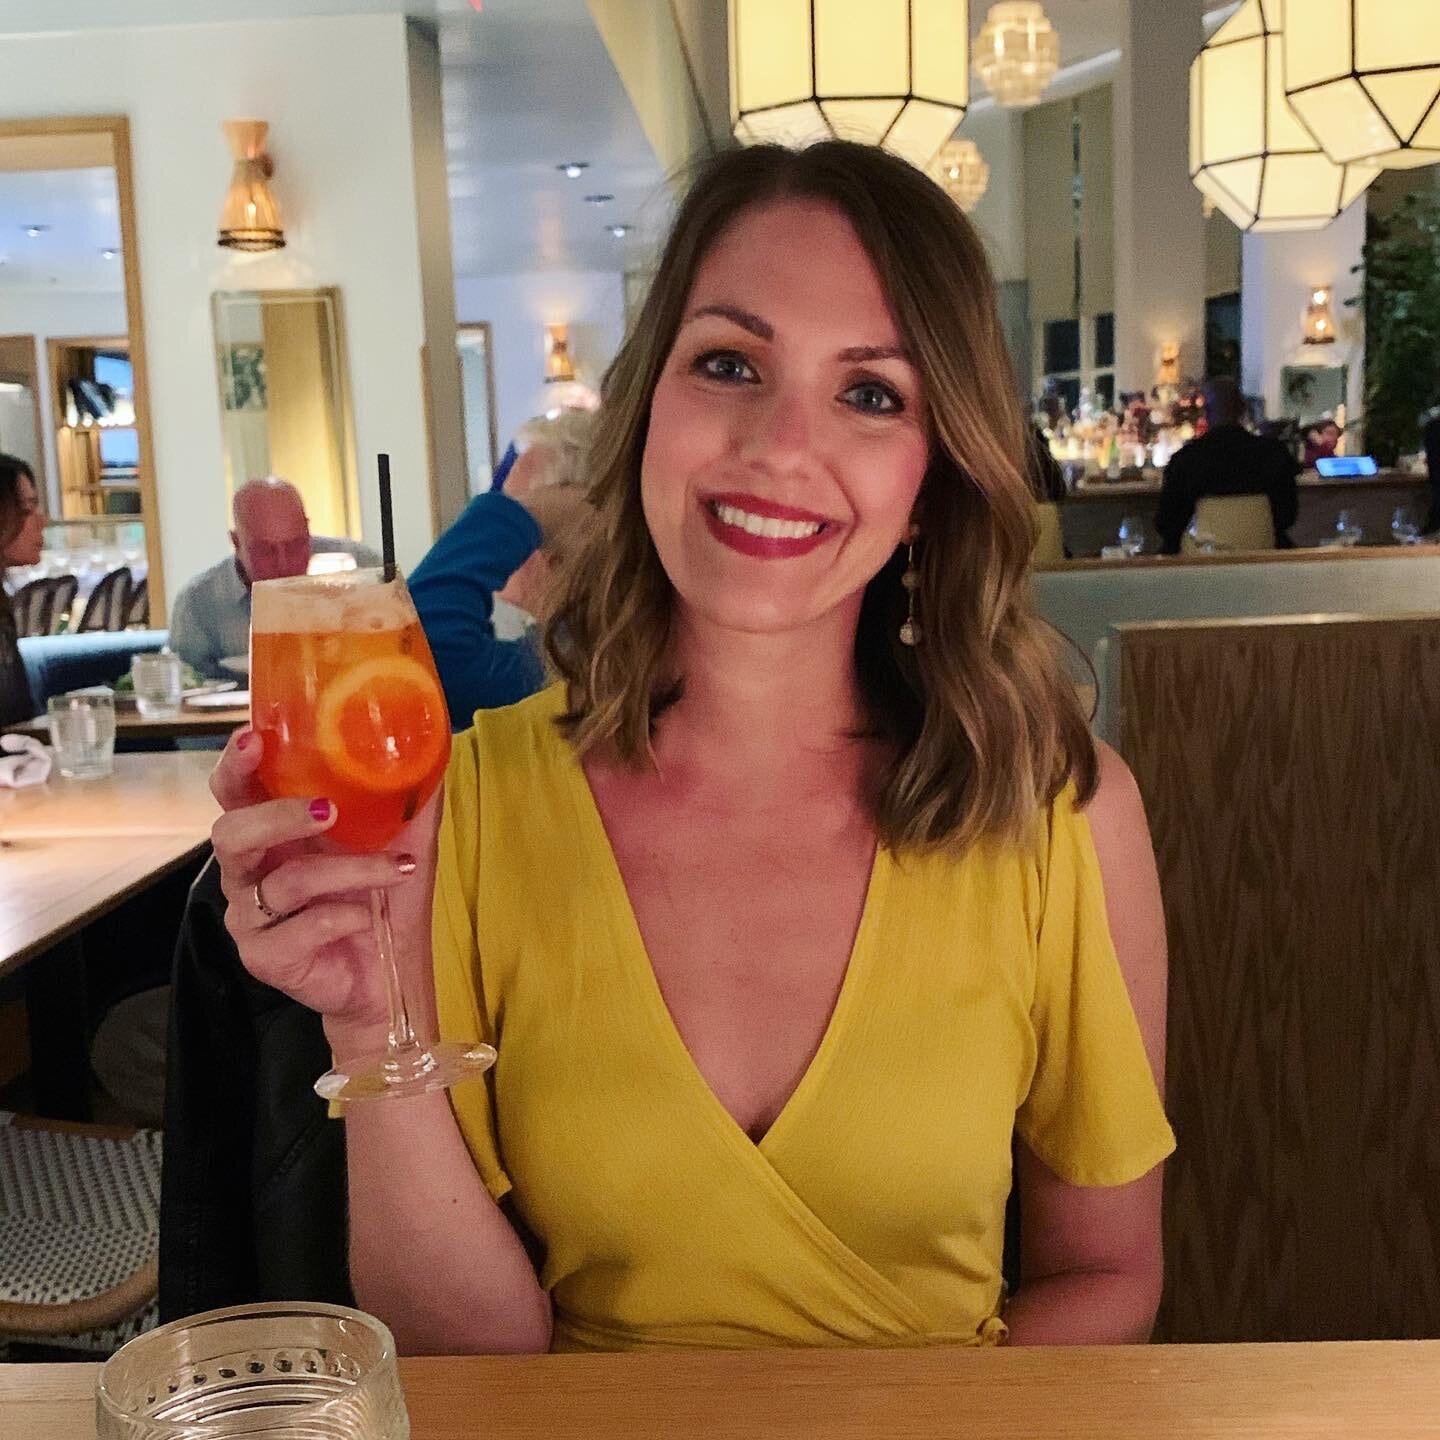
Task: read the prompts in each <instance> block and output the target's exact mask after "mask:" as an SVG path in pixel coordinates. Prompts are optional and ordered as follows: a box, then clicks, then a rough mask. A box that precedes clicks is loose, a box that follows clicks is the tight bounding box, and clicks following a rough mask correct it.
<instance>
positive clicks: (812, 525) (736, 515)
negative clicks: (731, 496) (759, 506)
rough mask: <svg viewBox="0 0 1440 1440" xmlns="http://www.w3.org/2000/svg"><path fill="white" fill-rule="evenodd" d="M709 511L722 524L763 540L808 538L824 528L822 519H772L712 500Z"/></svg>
mask: <svg viewBox="0 0 1440 1440" xmlns="http://www.w3.org/2000/svg"><path fill="white" fill-rule="evenodd" d="M710 513H711V514H712V515H713V516H714V517H715V518H716V519H717V520H718V521H719V522H720V523H721V524H722V525H733V526H734V527H735V529H737V530H743V531H745V533H746V534H747V535H758V536H760V537H761V539H764V540H808V539H809V538H810V537H811V536H812V535H818V534H819V533H820V532H821V531H822V530H823V529H824V528H825V522H824V521H822V520H774V519H771V518H770V517H768V516H765V515H752V514H750V512H749V511H748V510H739V509H737V508H736V507H735V506H734V505H721V504H719V503H713V502H712V504H711V505H710Z"/></svg>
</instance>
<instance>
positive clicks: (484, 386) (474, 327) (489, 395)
mask: <svg viewBox="0 0 1440 1440" xmlns="http://www.w3.org/2000/svg"><path fill="white" fill-rule="evenodd" d="M455 340H456V344H457V345H458V346H459V348H460V393H461V400H462V404H463V406H464V421H465V475H466V478H467V479H468V481H469V484H470V493H471V494H472V495H473V494H475V493H476V492H478V491H480V490H485V489H488V488H489V485H490V477H491V476H492V475H493V474H494V473H495V467H496V466H497V465H499V463H500V443H499V441H500V437H499V430H498V424H497V420H496V415H495V344H494V336H493V332H492V331H491V328H490V322H489V321H488V320H477V321H475V322H473V323H471V324H468V325H460V326H458V327H457V328H456V331H455Z"/></svg>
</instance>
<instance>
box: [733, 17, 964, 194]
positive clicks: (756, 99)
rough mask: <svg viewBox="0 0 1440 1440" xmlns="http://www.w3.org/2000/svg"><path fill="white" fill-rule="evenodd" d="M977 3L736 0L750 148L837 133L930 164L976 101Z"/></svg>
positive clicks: (736, 90) (740, 106) (740, 83)
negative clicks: (973, 27) (972, 66)
mask: <svg viewBox="0 0 1440 1440" xmlns="http://www.w3.org/2000/svg"><path fill="white" fill-rule="evenodd" d="M969 49H970V19H969V5H968V3H967V0H730V114H731V120H732V123H733V127H734V132H735V135H736V138H737V139H739V140H741V141H742V142H744V143H746V144H754V143H757V142H760V141H777V142H779V143H781V144H786V145H803V144H808V143H810V142H811V141H814V140H823V139H825V138H827V137H829V136H838V137H840V138H841V139H846V140H860V141H864V142H866V143H868V144H874V145H883V146H884V147H885V148H886V149H887V150H891V151H893V152H894V153H895V154H897V155H901V156H903V157H904V158H905V159H906V160H909V161H910V162H911V163H912V164H914V165H918V166H921V167H923V166H925V165H928V164H929V162H930V161H931V159H933V157H934V155H935V153H936V151H938V150H939V149H940V147H941V146H942V145H943V144H944V143H945V142H946V141H947V140H948V139H949V138H950V136H951V135H952V134H953V133H954V131H955V127H956V126H957V125H959V123H960V121H961V120H962V119H963V118H964V116H965V111H966V109H967V108H968V107H969V104H970V77H969Z"/></svg>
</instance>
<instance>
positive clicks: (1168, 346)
mask: <svg viewBox="0 0 1440 1440" xmlns="http://www.w3.org/2000/svg"><path fill="white" fill-rule="evenodd" d="M1155 383H1156V385H1158V386H1165V385H1178V384H1179V383H1180V342H1179V341H1178V340H1166V341H1165V342H1164V343H1163V344H1162V345H1161V346H1160V368H1159V369H1158V370H1157V371H1156V372H1155Z"/></svg>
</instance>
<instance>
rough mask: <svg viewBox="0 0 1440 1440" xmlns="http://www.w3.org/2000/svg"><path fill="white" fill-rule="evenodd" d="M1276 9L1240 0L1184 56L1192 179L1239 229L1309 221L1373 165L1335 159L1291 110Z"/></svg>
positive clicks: (1366, 176) (1311, 224)
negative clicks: (1190, 55)
mask: <svg viewBox="0 0 1440 1440" xmlns="http://www.w3.org/2000/svg"><path fill="white" fill-rule="evenodd" d="M1422 3H1427V4H1429V3H1436V4H1440V0H1422ZM1290 8H1291V14H1294V13H1295V12H1296V10H1297V9H1298V8H1300V7H1297V6H1296V5H1295V4H1294V0H1291V7H1290ZM1278 12H1279V0H1244V3H1243V4H1242V5H1241V6H1240V8H1239V9H1238V10H1237V11H1236V12H1235V13H1234V14H1233V15H1232V16H1231V17H1230V18H1229V19H1228V20H1227V21H1226V22H1225V23H1224V24H1223V25H1222V26H1221V27H1220V28H1219V29H1218V30H1217V31H1216V32H1215V33H1214V35H1212V36H1211V37H1210V39H1209V41H1208V42H1207V43H1206V45H1205V47H1204V49H1202V50H1201V51H1200V53H1199V54H1198V55H1197V56H1196V57H1195V60H1194V62H1193V63H1192V64H1191V66H1190V178H1191V179H1192V180H1194V182H1195V184H1196V186H1197V188H1198V189H1199V190H1200V191H1201V192H1202V193H1203V194H1205V195H1208V196H1209V197H1210V198H1211V199H1212V200H1213V201H1214V202H1215V204H1216V205H1218V206H1219V207H1220V209H1221V210H1223V211H1224V212H1225V213H1226V214H1227V215H1228V216H1229V217H1230V218H1231V220H1233V221H1234V222H1235V224H1236V225H1238V226H1239V227H1240V228H1241V229H1242V230H1255V231H1260V232H1263V231H1273V230H1316V229H1319V228H1320V227H1321V226H1322V225H1328V224H1329V223H1330V221H1332V220H1333V219H1334V218H1335V217H1336V216H1337V215H1338V214H1339V213H1340V212H1341V211H1342V210H1344V209H1345V208H1346V207H1347V206H1348V205H1349V204H1350V202H1351V201H1352V200H1354V199H1355V198H1356V197H1357V196H1358V195H1360V194H1361V193H1362V192H1363V191H1364V190H1365V188H1366V186H1368V185H1369V184H1370V182H1371V181H1372V180H1374V178H1375V177H1376V176H1377V175H1378V174H1379V173H1380V171H1379V168H1378V167H1377V166H1374V165H1337V164H1336V163H1335V162H1334V161H1333V160H1331V159H1330V157H1329V156H1328V155H1326V154H1325V152H1324V151H1323V150H1321V149H1320V148H1319V146H1317V145H1316V143H1315V140H1314V137H1313V136H1311V135H1310V134H1309V133H1308V132H1307V131H1306V129H1305V127H1304V126H1303V125H1301V124H1300V122H1299V121H1298V120H1297V119H1296V117H1295V115H1294V113H1293V112H1292V111H1291V109H1290V106H1289V105H1288V104H1287V103H1286V100H1285V87H1284V83H1283V76H1282V73H1281V67H1280V39H1281V36H1280V24H1279V13H1278Z"/></svg>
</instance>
